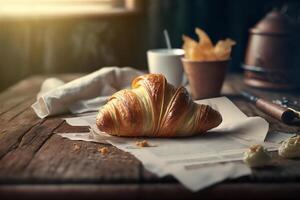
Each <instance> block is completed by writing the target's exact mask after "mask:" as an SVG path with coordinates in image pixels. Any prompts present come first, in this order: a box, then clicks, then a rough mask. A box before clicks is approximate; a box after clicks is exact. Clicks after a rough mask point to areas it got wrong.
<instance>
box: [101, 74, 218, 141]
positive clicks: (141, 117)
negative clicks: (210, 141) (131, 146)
mask: <svg viewBox="0 0 300 200" xmlns="http://www.w3.org/2000/svg"><path fill="white" fill-rule="evenodd" d="M221 122H222V117H221V115H220V113H219V112H218V111H216V110H214V109H212V108H211V107H210V106H208V105H201V104H196V103H194V102H193V100H192V99H191V97H190V95H189V94H188V92H187V91H186V89H185V88H184V87H178V88H175V87H174V86H173V85H170V84H169V83H167V80H166V78H165V77H164V76H163V75H161V74H146V75H142V76H139V77H137V78H135V79H134V80H133V82H132V89H124V90H121V91H118V92H116V93H115V94H114V95H112V96H111V97H110V99H109V100H108V102H107V104H105V105H104V106H103V107H102V108H101V109H100V110H99V114H98V116H97V119H96V124H97V127H98V129H99V130H101V131H103V132H106V133H108V134H110V135H115V136H126V137H137V136H147V137H183V136H191V135H195V134H199V133H203V132H206V131H207V130H209V129H211V128H214V127H216V126H218V125H219V124H220V123H221Z"/></svg>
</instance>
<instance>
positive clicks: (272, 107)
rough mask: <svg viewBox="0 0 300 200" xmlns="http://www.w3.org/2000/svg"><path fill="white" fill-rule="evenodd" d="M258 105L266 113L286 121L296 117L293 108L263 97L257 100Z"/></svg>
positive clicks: (288, 121) (289, 121)
mask: <svg viewBox="0 0 300 200" xmlns="http://www.w3.org/2000/svg"><path fill="white" fill-rule="evenodd" d="M256 106H257V107H258V108H259V109H260V110H261V111H263V112H264V113H266V114H268V115H270V116H272V117H274V118H276V119H278V120H280V121H283V122H284V123H291V122H292V121H293V120H294V118H295V117H296V116H295V113H294V112H293V111H292V110H290V109H288V108H284V107H281V106H279V105H277V104H274V103H272V102H269V101H265V100H263V99H258V100H257V101H256Z"/></svg>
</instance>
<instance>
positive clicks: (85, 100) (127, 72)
mask: <svg viewBox="0 0 300 200" xmlns="http://www.w3.org/2000/svg"><path fill="white" fill-rule="evenodd" d="M142 74H143V72H141V71H138V70H135V69H133V68H130V67H124V68H118V67H105V68H102V69H100V70H98V71H95V72H93V73H91V74H88V75H86V76H83V77H81V78H78V79H76V80H73V81H71V82H69V83H66V84H64V82H63V81H61V80H59V79H56V78H50V79H47V80H45V81H44V83H43V84H42V87H41V91H40V92H39V94H38V95H37V101H36V102H35V103H34V104H33V105H32V108H33V109H34V111H35V113H36V114H37V115H38V116H39V117H40V118H45V117H47V116H51V115H57V114H63V113H66V112H69V111H70V112H72V113H82V112H87V111H93V110H98V109H99V106H101V105H103V103H105V102H106V100H107V98H108V97H109V96H110V95H112V94H113V93H115V92H116V91H118V90H120V89H123V88H126V87H129V86H130V84H131V81H132V80H133V79H134V78H135V77H137V76H139V75H142Z"/></svg>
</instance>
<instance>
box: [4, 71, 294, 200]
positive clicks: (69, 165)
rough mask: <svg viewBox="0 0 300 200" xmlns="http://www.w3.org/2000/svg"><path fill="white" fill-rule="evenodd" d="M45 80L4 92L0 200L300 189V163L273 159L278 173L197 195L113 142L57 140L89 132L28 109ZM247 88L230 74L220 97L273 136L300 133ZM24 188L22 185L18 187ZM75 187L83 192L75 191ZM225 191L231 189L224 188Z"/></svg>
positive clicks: (258, 173) (265, 171)
mask: <svg viewBox="0 0 300 200" xmlns="http://www.w3.org/2000/svg"><path fill="white" fill-rule="evenodd" d="M78 76H79V75H61V78H63V79H64V80H66V81H68V80H72V79H74V78H76V77H78ZM45 78H46V77H45V76H36V77H32V78H29V79H26V80H24V81H21V82H20V83H18V84H16V85H15V86H12V87H11V88H9V89H8V90H6V91H4V92H3V93H1V94H0V100H1V101H0V102H1V104H0V127H1V129H0V198H1V195H4V196H3V197H7V196H9V194H12V193H16V194H17V195H19V196H20V197H21V196H23V195H24V194H27V195H29V196H27V197H34V198H37V196H36V194H37V193H43V194H51V195H54V194H53V193H52V191H56V192H57V191H60V192H58V194H60V195H61V197H63V196H64V195H67V194H69V193H70V191H71V192H74V194H80V195H83V196H84V195H85V194H87V193H91V194H93V195H94V196H93V197H95V198H99V197H100V196H101V194H106V195H108V194H110V195H112V194H115V196H118V197H120V196H121V197H122V196H124V195H125V194H127V195H129V196H128V197H130V198H131V199H136V198H140V197H141V195H143V194H148V195H149V196H151V195H152V196H153V195H154V194H156V193H157V194H160V193H159V192H161V194H162V195H163V196H164V195H165V196H166V197H168V195H169V194H170V193H172V192H171V191H174V190H177V191H178V196H176V195H175V196H176V197H178V198H179V197H183V196H184V195H188V196H189V197H191V198H192V197H193V198H196V197H197V198H198V197H199V195H200V194H201V195H200V196H202V195H203V194H205V195H208V196H210V197H213V196H214V195H215V193H212V192H211V191H214V192H216V191H218V192H220V191H223V192H225V193H226V191H227V192H228V195H229V193H230V192H229V191H231V192H232V191H239V190H240V189H241V190H243V188H244V185H245V184H250V186H249V187H251V188H252V190H253V191H254V190H257V191H259V192H261V193H262V194H263V191H265V192H267V193H268V192H269V193H271V189H270V188H272V187H274V188H280V186H283V184H282V183H283V182H290V184H291V187H292V188H294V189H295V188H297V187H299V180H300V170H299V169H300V160H286V159H282V158H280V157H278V156H276V154H274V163H275V164H274V166H273V167H269V168H262V169H259V170H253V174H252V175H251V176H249V177H243V178H240V179H236V180H233V181H227V182H226V183H224V184H220V185H218V186H215V187H212V188H210V189H209V190H204V191H203V192H200V193H196V194H193V195H192V194H191V193H189V192H188V191H187V190H185V189H184V188H182V186H180V185H179V184H178V183H177V182H176V180H175V179H174V178H172V177H170V176H167V177H164V178H158V177H157V176H155V175H154V174H152V173H150V172H149V171H147V170H145V169H144V168H143V166H142V164H141V163H140V162H139V161H138V160H137V159H136V158H135V157H134V156H132V155H130V154H129V153H126V152H123V151H121V150H119V149H117V148H115V147H113V146H111V145H108V144H98V143H92V142H83V141H71V140H68V139H64V138H62V137H60V136H59V135H57V133H62V132H84V131H87V130H88V129H87V127H72V126H69V125H68V124H66V123H65V122H63V121H62V120H61V119H60V118H61V116H57V117H51V118H47V119H39V118H38V117H37V116H36V115H35V113H34V112H33V110H32V109H31V107H30V106H31V104H32V103H33V102H34V101H35V98H36V94H37V92H38V90H39V87H40V85H41V83H42V81H43V80H44V79H45ZM245 88H247V87H246V86H245V85H244V84H243V83H242V79H241V76H239V75H230V76H228V79H227V81H226V84H225V85H224V87H223V94H224V95H226V96H228V97H229V98H230V99H231V100H232V101H233V102H234V103H235V104H236V105H237V106H238V107H239V108H240V109H241V110H242V111H243V112H245V113H246V114H247V115H248V116H257V115H258V116H262V117H264V118H265V119H266V120H267V121H268V122H269V123H270V131H284V132H293V133H299V131H300V128H299V126H296V125H285V124H283V123H281V122H279V121H278V120H276V119H273V118H271V117H269V116H267V115H265V114H264V113H262V112H260V111H259V110H257V109H256V108H255V106H254V105H252V104H250V103H248V102H246V101H245V100H244V99H243V98H242V97H241V96H240V95H238V92H239V91H240V90H241V89H245ZM247 89H249V90H251V92H254V93H256V94H258V95H260V96H262V97H264V98H266V99H273V98H279V97H281V96H283V95H284V96H287V97H290V98H294V99H298V98H299V95H298V94H296V93H291V92H290V93H278V92H270V91H260V90H255V89H252V88H247ZM25 91H26V92H25ZM101 147H107V148H108V150H109V153H108V154H106V155H102V154H101V153H100V152H99V148H101ZM254 183H255V184H254ZM19 184H22V185H20V186H18V185H19ZM28 184H34V185H35V186H37V188H39V187H40V189H38V190H37V189H36V188H35V189H34V187H30V185H28ZM45 184H46V185H45ZM57 184H60V186H58V185H57ZM70 184H76V185H75V186H74V185H72V186H70ZM272 184H275V186H274V185H272ZM78 185H80V187H77V186H78ZM69 186H70V187H69ZM90 186H91V187H90ZM223 186H226V187H225V189H224V187H223ZM57 187H60V188H57ZM99 187H101V189H100V188H99ZM261 187H262V188H264V187H265V189H261ZM229 188H230V189H229ZM117 191H119V192H120V193H117ZM205 191H206V192H205ZM281 191H282V193H280V195H283V194H285V193H288V192H293V191H295V190H292V191H290V189H289V188H287V187H283V188H282V190H281ZM244 192H246V189H245V188H244ZM259 192H258V193H259ZM152 193H153V194H152ZM278 193H279V190H278ZM51 195H50V196H51ZM80 195H79V196H80ZM180 195H181V196H180ZM194 195H195V196H194ZM205 195H204V196H205ZM25 196H26V195H25ZM159 196H160V195H159ZM229 196H230V195H229ZM1 199H2V198H1Z"/></svg>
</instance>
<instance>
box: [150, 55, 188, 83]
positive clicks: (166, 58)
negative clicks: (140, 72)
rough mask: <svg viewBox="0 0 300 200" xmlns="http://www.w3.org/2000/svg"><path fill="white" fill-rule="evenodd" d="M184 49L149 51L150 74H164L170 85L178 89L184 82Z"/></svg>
mask: <svg viewBox="0 0 300 200" xmlns="http://www.w3.org/2000/svg"><path fill="white" fill-rule="evenodd" d="M183 56H184V50H182V49H153V50H149V51H147V58H148V67H149V72H150V73H154V74H163V75H164V76H165V77H166V78H167V81H168V82H169V83H171V84H172V85H174V86H176V87H178V86H180V85H181V84H182V82H183V74H184V73H183V66H182V62H181V58H182V57H183Z"/></svg>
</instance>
